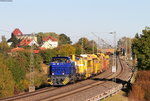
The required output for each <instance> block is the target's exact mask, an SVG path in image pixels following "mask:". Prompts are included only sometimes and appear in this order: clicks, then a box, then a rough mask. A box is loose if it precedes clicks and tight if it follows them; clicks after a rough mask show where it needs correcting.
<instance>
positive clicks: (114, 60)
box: [110, 32, 117, 82]
mask: <svg viewBox="0 0 150 101" xmlns="http://www.w3.org/2000/svg"><path fill="white" fill-rule="evenodd" d="M110 34H113V35H114V51H113V61H112V62H113V63H112V64H113V65H112V72H114V73H115V72H116V70H117V68H116V59H115V57H116V55H115V50H116V32H111V33H110ZM114 79H115V82H116V77H115V78H114Z"/></svg>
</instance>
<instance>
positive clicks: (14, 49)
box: [11, 47, 24, 52]
mask: <svg viewBox="0 0 150 101" xmlns="http://www.w3.org/2000/svg"><path fill="white" fill-rule="evenodd" d="M23 50H24V48H18V47H17V48H13V49H11V52H16V51H23Z"/></svg>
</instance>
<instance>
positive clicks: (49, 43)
mask: <svg viewBox="0 0 150 101" xmlns="http://www.w3.org/2000/svg"><path fill="white" fill-rule="evenodd" d="M42 41H43V44H42V46H41V48H46V49H53V48H56V47H57V46H58V40H57V39H56V38H53V37H52V36H48V37H44V38H43V39H42Z"/></svg>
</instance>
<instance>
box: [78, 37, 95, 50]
mask: <svg viewBox="0 0 150 101" xmlns="http://www.w3.org/2000/svg"><path fill="white" fill-rule="evenodd" d="M76 44H79V45H81V46H82V49H83V50H82V51H83V53H93V48H94V53H96V49H97V46H96V42H95V41H94V40H88V39H87V38H85V37H83V38H80V39H79V40H78V42H77V43H76Z"/></svg>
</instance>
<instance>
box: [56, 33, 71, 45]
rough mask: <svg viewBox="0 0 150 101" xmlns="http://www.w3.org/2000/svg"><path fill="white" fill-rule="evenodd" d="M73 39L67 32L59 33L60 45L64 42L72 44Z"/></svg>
mask: <svg viewBox="0 0 150 101" xmlns="http://www.w3.org/2000/svg"><path fill="white" fill-rule="evenodd" d="M71 43H72V41H71V40H70V37H68V36H67V35H65V34H60V35H59V45H63V44H71Z"/></svg>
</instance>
